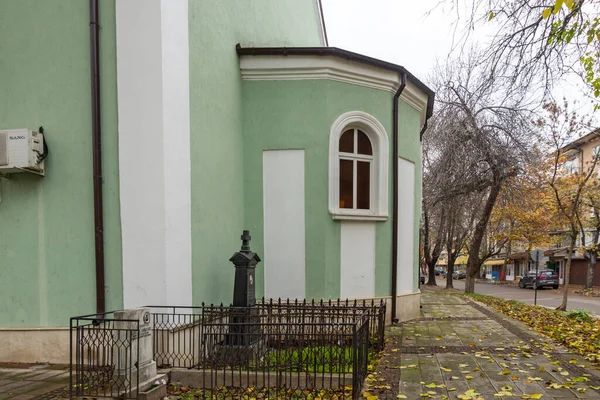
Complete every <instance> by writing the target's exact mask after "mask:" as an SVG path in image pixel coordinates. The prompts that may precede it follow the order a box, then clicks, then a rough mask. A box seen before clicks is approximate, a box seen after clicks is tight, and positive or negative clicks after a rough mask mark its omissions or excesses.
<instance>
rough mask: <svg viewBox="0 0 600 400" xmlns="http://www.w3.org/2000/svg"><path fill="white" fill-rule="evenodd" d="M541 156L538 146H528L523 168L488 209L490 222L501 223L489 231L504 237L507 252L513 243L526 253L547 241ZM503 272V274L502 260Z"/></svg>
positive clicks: (546, 217) (548, 221)
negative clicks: (498, 226)
mask: <svg viewBox="0 0 600 400" xmlns="http://www.w3.org/2000/svg"><path fill="white" fill-rule="evenodd" d="M542 157H543V153H542V152H541V151H540V150H539V149H532V151H531V152H530V157H529V159H528V160H527V161H528V162H527V163H526V164H525V167H524V169H523V171H521V172H520V173H519V174H517V175H516V176H515V177H513V178H511V179H509V180H508V181H507V184H506V185H505V186H504V189H503V190H502V193H501V195H500V199H499V201H498V203H497V206H496V207H495V208H494V211H493V212H492V218H491V220H492V225H496V224H498V225H501V226H502V229H498V230H496V231H495V232H494V233H493V234H494V236H495V237H496V240H499V241H505V243H506V244H507V245H506V249H507V255H508V254H509V253H510V251H511V249H512V248H513V245H515V244H516V245H520V247H523V248H524V249H526V250H527V254H530V253H531V251H532V250H533V248H535V247H539V246H544V245H546V244H548V243H549V242H550V227H551V214H550V213H549V212H548V207H547V203H548V201H547V199H548V194H547V192H546V191H545V190H544V181H543V178H544V176H545V173H546V171H545V169H544V168H545V164H544V163H543V162H542V159H543V158H542ZM503 273H504V274H506V261H505V263H504V265H503Z"/></svg>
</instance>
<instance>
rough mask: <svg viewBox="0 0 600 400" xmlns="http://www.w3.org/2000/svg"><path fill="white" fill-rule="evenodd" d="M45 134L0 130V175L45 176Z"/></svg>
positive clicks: (21, 130)
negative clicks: (25, 173) (30, 174)
mask: <svg viewBox="0 0 600 400" xmlns="http://www.w3.org/2000/svg"><path fill="white" fill-rule="evenodd" d="M44 149H45V146H44V134H42V133H39V132H35V131H31V130H29V129H9V130H0V175H8V174H12V173H16V172H30V173H33V174H37V175H41V176H44V172H45V171H44V158H45V157H46V153H45V151H44Z"/></svg>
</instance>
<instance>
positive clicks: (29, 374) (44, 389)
mask: <svg viewBox="0 0 600 400" xmlns="http://www.w3.org/2000/svg"><path fill="white" fill-rule="evenodd" d="M56 368H57V367H54V366H53V367H50V366H32V367H30V368H3V367H0V400H8V399H10V400H29V399H45V398H61V397H62V398H68V397H69V395H68V388H69V370H68V368H66V367H64V368H60V369H56ZM61 393H62V395H61Z"/></svg>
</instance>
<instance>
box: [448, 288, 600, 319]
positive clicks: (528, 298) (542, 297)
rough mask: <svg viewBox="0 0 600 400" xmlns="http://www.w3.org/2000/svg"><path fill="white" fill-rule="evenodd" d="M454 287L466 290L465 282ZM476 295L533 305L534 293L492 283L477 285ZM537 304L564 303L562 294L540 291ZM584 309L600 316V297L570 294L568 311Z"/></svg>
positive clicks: (545, 290)
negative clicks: (486, 295)
mask: <svg viewBox="0 0 600 400" xmlns="http://www.w3.org/2000/svg"><path fill="white" fill-rule="evenodd" d="M452 283H453V285H454V287H455V288H456V289H459V290H464V289H465V281H464V280H462V279H461V280H458V281H457V280H454V281H453V282H452ZM445 284H446V281H445V280H439V279H438V285H440V286H441V285H445ZM475 293H480V294H489V295H490V296H495V297H502V298H504V299H510V300H520V301H522V302H524V303H529V304H533V297H534V293H535V292H534V291H533V290H532V289H520V288H518V287H516V286H509V285H494V284H490V283H476V284H475ZM537 300H538V301H537V304H539V305H542V306H548V307H558V306H559V305H560V304H561V302H562V293H561V292H559V291H555V290H549V289H543V290H538V297H537ZM576 308H584V309H587V310H590V311H592V312H593V313H594V314H596V315H600V297H586V296H580V295H576V294H569V299H568V302H567V309H569V310H573V309H576Z"/></svg>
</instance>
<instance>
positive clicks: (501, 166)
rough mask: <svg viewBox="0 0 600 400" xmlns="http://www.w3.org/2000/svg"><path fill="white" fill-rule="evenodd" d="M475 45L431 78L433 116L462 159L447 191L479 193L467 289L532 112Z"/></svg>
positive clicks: (515, 167)
mask: <svg viewBox="0 0 600 400" xmlns="http://www.w3.org/2000/svg"><path fill="white" fill-rule="evenodd" d="M481 57H484V55H482V54H481V53H478V52H477V51H472V52H470V53H469V54H468V55H466V56H464V57H462V58H460V59H458V60H456V61H455V62H453V63H450V64H448V65H447V66H446V68H445V69H443V70H442V71H441V72H440V73H439V74H438V75H437V76H436V77H435V79H434V82H435V83H434V87H435V88H436V93H437V96H438V97H437V104H438V109H437V110H436V111H437V118H438V119H439V120H440V121H444V122H443V124H444V130H445V131H446V132H447V134H448V140H451V141H452V143H453V144H456V146H454V152H453V157H455V158H456V159H458V160H460V163H459V164H457V165H459V167H458V168H456V170H453V174H450V177H449V181H448V190H447V192H446V194H447V196H449V197H455V196H461V195H462V196H464V195H470V194H478V195H479V196H480V199H481V200H480V202H478V203H477V205H478V207H475V208H474V209H473V212H474V213H475V214H474V217H473V226H472V235H471V238H470V240H469V250H468V262H467V281H466V285H465V291H466V292H468V293H472V292H473V291H474V288H475V278H476V275H477V274H478V273H479V269H480V266H481V264H482V253H485V252H482V245H483V243H484V239H485V235H486V232H487V229H488V222H489V220H490V216H491V214H492V211H493V209H494V206H495V204H496V200H497V199H498V196H499V194H500V192H501V190H502V188H503V186H504V184H505V182H506V181H507V180H508V179H509V178H511V177H512V176H514V175H515V174H516V173H517V171H518V170H519V168H520V165H521V164H522V160H523V157H524V155H525V154H526V152H527V148H528V143H527V138H528V137H529V136H530V135H529V134H530V130H529V125H530V118H529V111H528V110H529V108H528V104H527V96H526V95H525V93H520V92H517V91H513V90H506V88H507V86H506V84H507V82H506V81H505V80H503V79H502V78H500V77H499V78H495V79H490V78H489V75H488V74H487V72H486V71H484V70H482V64H481Z"/></svg>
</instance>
